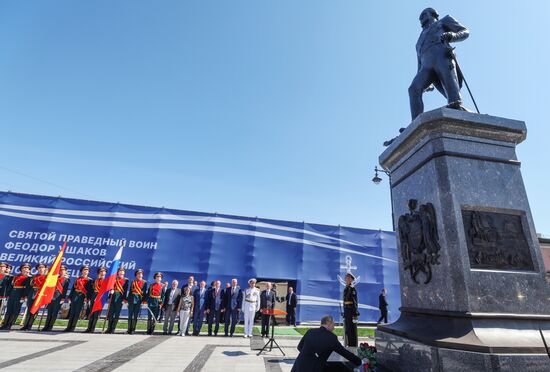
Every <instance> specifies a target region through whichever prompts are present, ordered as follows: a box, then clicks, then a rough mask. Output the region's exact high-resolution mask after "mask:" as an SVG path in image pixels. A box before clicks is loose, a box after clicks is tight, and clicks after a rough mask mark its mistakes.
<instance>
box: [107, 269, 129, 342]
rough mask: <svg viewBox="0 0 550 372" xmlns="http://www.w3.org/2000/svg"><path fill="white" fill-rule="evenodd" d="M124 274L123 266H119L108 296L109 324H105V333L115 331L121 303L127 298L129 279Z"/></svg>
mask: <svg viewBox="0 0 550 372" xmlns="http://www.w3.org/2000/svg"><path fill="white" fill-rule="evenodd" d="M124 274H126V271H125V270H124V268H122V267H121V268H119V269H118V271H117V278H116V279H115V284H114V286H113V290H112V291H111V296H110V297H109V313H108V314H107V318H108V319H109V325H108V326H107V331H105V333H114V332H115V329H116V325H117V323H118V318H119V316H120V311H121V310H122V303H123V302H124V301H126V299H127V298H128V283H129V280H128V278H126V277H125V276H124Z"/></svg>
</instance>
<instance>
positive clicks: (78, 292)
mask: <svg viewBox="0 0 550 372" xmlns="http://www.w3.org/2000/svg"><path fill="white" fill-rule="evenodd" d="M89 273H90V267H89V266H86V265H85V266H82V267H81V268H80V276H79V277H78V278H76V280H75V282H74V284H73V287H72V289H71V294H70V295H69V300H70V301H71V308H70V309H69V322H68V323H67V328H66V329H65V332H73V331H74V329H75V327H76V323H77V322H78V319H80V312H81V311H82V307H83V306H84V302H85V301H86V300H87V299H88V296H89V293H90V292H91V291H92V288H91V287H92V278H90V277H89V276H88V274H89Z"/></svg>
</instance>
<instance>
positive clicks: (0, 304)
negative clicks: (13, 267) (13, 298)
mask: <svg viewBox="0 0 550 372" xmlns="http://www.w3.org/2000/svg"><path fill="white" fill-rule="evenodd" d="M7 271H8V264H7V263H5V262H0V317H1V316H2V315H3V314H4V307H6V302H7V300H6V299H7V297H8V288H9V282H10V280H11V279H12V278H11V275H9V274H8V273H7Z"/></svg>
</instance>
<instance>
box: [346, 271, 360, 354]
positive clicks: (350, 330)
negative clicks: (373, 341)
mask: <svg viewBox="0 0 550 372" xmlns="http://www.w3.org/2000/svg"><path fill="white" fill-rule="evenodd" d="M346 276H349V277H350V278H351V280H355V277H354V276H353V275H352V274H349V273H348V274H347V275H346ZM343 302H344V327H345V338H344V341H345V344H346V346H357V323H356V321H355V320H356V319H357V317H358V316H359V312H358V303H357V290H356V289H355V288H354V287H353V286H352V285H351V284H348V285H346V288H344V298H343Z"/></svg>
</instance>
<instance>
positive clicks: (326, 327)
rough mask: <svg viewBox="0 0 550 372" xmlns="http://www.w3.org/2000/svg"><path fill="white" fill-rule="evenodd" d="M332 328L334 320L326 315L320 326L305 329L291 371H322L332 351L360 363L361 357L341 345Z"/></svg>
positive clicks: (356, 363)
mask: <svg viewBox="0 0 550 372" xmlns="http://www.w3.org/2000/svg"><path fill="white" fill-rule="evenodd" d="M333 330H334V320H333V319H332V317H331V316H329V315H327V316H324V317H323V318H322V319H321V327H319V328H316V329H310V330H309V331H307V332H306V334H305V335H304V337H302V339H301V340H300V343H299V344H298V350H299V351H300V354H298V357H297V358H296V362H294V366H293V367H292V370H291V372H318V371H323V369H324V368H325V367H326V364H327V359H328V358H329V356H330V354H332V352H337V353H338V354H340V355H341V356H343V357H344V358H346V359H347V360H349V361H350V362H352V363H354V364H355V365H357V366H359V365H361V359H360V358H359V357H358V356H356V355H355V354H353V353H351V352H349V351H348V350H346V348H344V346H342V344H341V343H340V341H338V337H336V335H335V334H334V333H332V331H333Z"/></svg>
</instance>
